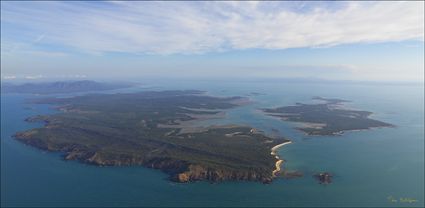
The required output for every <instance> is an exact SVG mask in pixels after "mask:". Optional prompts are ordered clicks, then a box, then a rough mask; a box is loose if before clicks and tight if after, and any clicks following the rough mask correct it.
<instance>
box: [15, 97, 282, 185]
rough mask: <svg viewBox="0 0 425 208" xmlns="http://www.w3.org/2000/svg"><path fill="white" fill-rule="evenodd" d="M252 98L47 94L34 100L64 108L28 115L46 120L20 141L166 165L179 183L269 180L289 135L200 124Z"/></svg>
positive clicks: (84, 155) (77, 156)
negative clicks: (54, 112)
mask: <svg viewBox="0 0 425 208" xmlns="http://www.w3.org/2000/svg"><path fill="white" fill-rule="evenodd" d="M247 101H248V100H247V99H246V98H243V97H213V96H207V95H205V94H204V93H203V92H201V91H194V90H186V91H151V92H140V93H129V94H91V95H84V96H78V97H72V98H42V99H38V100H33V101H32V102H33V103H37V104H51V105H54V106H56V108H57V109H59V110H60V112H59V113H57V114H53V115H39V116H35V117H31V118H28V119H27V121H29V122H39V121H42V122H44V123H45V125H44V127H41V128H35V129H31V130H28V131H24V132H19V133H17V134H16V135H15V138H16V139H17V140H19V141H21V142H23V143H26V144H28V145H31V146H34V147H37V148H40V149H43V150H47V151H55V152H62V153H64V159H66V160H78V161H81V162H84V163H89V164H94V165H99V166H127V165H141V166H145V167H149V168H155V169H160V170H162V171H164V172H166V173H167V174H169V176H170V179H171V180H173V181H177V182H190V181H198V180H208V181H211V182H216V181H224V180H249V181H260V182H263V183H269V182H271V181H272V180H273V179H274V178H276V174H277V172H279V166H277V165H276V164H280V163H281V162H279V161H280V159H279V158H278V157H277V156H276V153H275V151H276V148H277V147H276V146H277V145H279V144H286V143H288V142H289V140H287V139H283V138H271V137H268V136H265V135H264V134H263V133H262V132H261V131H259V130H256V129H254V128H252V127H249V126H241V125H226V126H208V127H200V126H196V125H194V124H195V123H196V122H199V121H200V120H205V119H211V118H219V117H222V116H223V115H224V114H225V111H226V110H227V109H231V108H235V107H238V106H240V105H244V104H246V103H247ZM273 147H275V148H273ZM271 153H272V154H271ZM276 169H278V170H276Z"/></svg>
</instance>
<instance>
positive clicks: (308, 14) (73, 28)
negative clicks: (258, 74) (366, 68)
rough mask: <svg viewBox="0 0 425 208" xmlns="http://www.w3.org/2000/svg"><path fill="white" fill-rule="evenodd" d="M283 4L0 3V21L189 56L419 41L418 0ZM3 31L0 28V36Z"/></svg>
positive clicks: (80, 45) (111, 47)
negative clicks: (416, 0)
mask: <svg viewBox="0 0 425 208" xmlns="http://www.w3.org/2000/svg"><path fill="white" fill-rule="evenodd" d="M290 3H291V4H293V2H121V1H119V2H108V3H105V2H102V3H99V4H97V2H96V3H93V2H91V3H87V2H86V3H74V2H72V3H69V2H68V3H64V2H31V3H28V2H19V3H15V2H5V3H3V2H2V15H1V21H2V22H6V23H12V24H15V25H18V26H19V27H22V28H26V29H27V30H29V31H33V32H34V33H35V34H37V35H35V39H36V42H37V43H38V42H41V41H43V43H47V44H53V45H57V46H61V47H71V48H73V49H77V50H80V51H84V52H89V53H104V52H126V53H153V54H170V53H189V54H190V53H204V52H211V51H221V50H229V49H250V48H264V49H286V48H298V47H330V46H335V45H340V44H349V43H370V42H388V41H402V40H411V39H415V40H422V41H423V39H424V2H344V3H338V7H335V8H333V7H332V6H333V5H334V3H323V4H314V6H311V8H307V9H306V7H307V6H308V4H306V3H305V2H302V3H300V4H299V5H297V6H296V7H294V6H292V5H289V4H290ZM312 5H313V4H312ZM335 5H336V4H335ZM294 8H296V9H294ZM7 32H8V31H3V29H2V36H3V33H5V34H6V35H7ZM40 34H42V35H40ZM5 40H8V39H5ZM32 40H34V37H32ZM3 42H4V39H3V38H2V45H3Z"/></svg>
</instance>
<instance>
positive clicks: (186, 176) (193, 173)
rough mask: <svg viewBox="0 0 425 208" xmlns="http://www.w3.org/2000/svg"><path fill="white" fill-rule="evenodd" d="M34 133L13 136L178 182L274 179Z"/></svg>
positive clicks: (69, 154)
mask: <svg viewBox="0 0 425 208" xmlns="http://www.w3.org/2000/svg"><path fill="white" fill-rule="evenodd" d="M33 134H35V132H31V131H29V132H23V133H18V134H16V135H15V138H16V139H18V140H20V141H21V142H23V143H26V144H28V145H31V146H35V147H38V148H40V149H43V150H46V151H60V152H64V155H63V158H64V159H65V160H77V161H80V162H83V163H87V164H92V165H98V166H130V165H140V166H144V167H148V168H154V169H159V170H162V171H163V172H165V173H167V174H169V176H170V180H172V181H174V182H179V183H187V182H194V181H203V180H206V181H211V182H220V181H231V180H244V181H259V182H263V183H270V182H272V180H273V176H272V174H271V171H268V170H242V169H229V168H226V169H220V168H211V167H205V166H203V165H199V164H192V163H189V162H186V161H181V160H175V159H172V158H162V157H152V158H143V157H134V156H130V155H125V154H121V155H120V154H117V155H110V154H108V155H106V154H102V152H98V151H96V150H94V149H87V148H85V147H83V146H78V145H67V146H54V145H50V144H47V143H45V142H44V141H45V140H40V139H37V138H33V137H32V135H33Z"/></svg>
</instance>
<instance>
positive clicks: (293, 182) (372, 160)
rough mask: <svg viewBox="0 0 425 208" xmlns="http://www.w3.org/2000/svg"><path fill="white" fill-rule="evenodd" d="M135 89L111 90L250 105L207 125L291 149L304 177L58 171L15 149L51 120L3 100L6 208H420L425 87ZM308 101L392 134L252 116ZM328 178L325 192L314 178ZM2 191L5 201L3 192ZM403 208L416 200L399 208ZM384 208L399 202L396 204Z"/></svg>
mask: <svg viewBox="0 0 425 208" xmlns="http://www.w3.org/2000/svg"><path fill="white" fill-rule="evenodd" d="M142 82H143V83H145V86H143V87H140V88H133V89H125V90H115V91H112V92H111V93H113V92H118V91H121V92H134V91H139V90H167V89H173V90H174V89H199V90H205V91H207V92H208V93H209V94H211V95H216V96H231V95H238V96H248V94H249V93H251V92H257V93H261V94H260V95H257V96H249V97H250V98H251V99H252V100H253V101H254V102H253V103H252V104H250V105H246V106H242V107H238V108H235V109H231V110H229V111H228V112H227V117H226V118H225V119H220V120H210V121H207V122H206V123H201V124H200V125H206V124H225V123H239V124H249V125H251V126H253V127H256V128H259V129H261V130H264V131H265V132H266V133H269V134H272V133H273V132H274V131H272V129H277V130H278V131H279V135H280V136H284V137H287V138H289V139H291V140H292V141H293V143H292V144H290V145H286V146H284V147H283V148H281V149H280V150H279V154H280V156H281V157H282V158H284V159H285V160H286V162H285V163H284V168H288V169H294V170H300V171H302V172H304V177H302V178H297V179H289V180H285V179H278V180H275V181H274V182H273V183H272V184H268V185H265V184H261V183H255V182H224V183H218V184H210V183H207V182H196V183H190V184H177V183H173V182H170V181H168V180H167V175H166V174H164V173H161V172H160V171H158V170H152V169H148V168H143V167H96V166H91V165H86V164H81V163H78V162H74V161H64V160H62V159H61V157H60V154H57V153H46V152H43V151H40V150H38V149H36V148H33V147H29V146H26V145H24V144H22V143H19V142H17V141H16V140H14V139H13V138H11V135H13V134H14V133H15V132H17V131H21V130H26V129H30V128H34V127H37V126H41V124H35V123H27V122H25V121H24V119H25V118H27V117H29V116H31V115H37V114H47V113H56V111H54V110H52V109H50V106H46V105H33V104H28V103H26V102H25V101H26V99H29V98H33V97H35V96H32V95H18V94H2V95H1V108H2V109H1V112H2V113H1V125H2V126H1V166H2V167H1V168H2V174H1V198H2V200H1V203H2V204H1V205H2V206H30V205H31V206H61V205H64V204H66V205H67V206H320V205H321V206H424V197H423V196H424V185H423V184H424V107H423V106H424V86H423V84H419V85H399V84H396V85H394V84H379V83H378V84H361V85H360V84H337V83H308V82H299V83H297V82H286V81H274V82H220V83H217V82H201V81H190V82H189V81H186V82H183V81H181V82H177V81H176V82H169V81H167V82H165V81H164V82H161V81H146V80H143V81H142ZM313 96H322V97H329V98H340V99H346V100H351V101H352V102H349V103H347V104H346V106H348V107H350V108H354V109H361V110H367V111H372V112H373V113H374V114H373V115H372V118H375V119H378V120H382V121H384V122H388V123H391V124H394V125H396V127H395V128H379V129H372V130H367V131H355V132H347V133H345V134H343V135H342V136H306V135H304V134H303V133H302V132H300V131H298V130H295V129H294V128H293V127H295V124H293V123H289V122H282V121H279V120H278V119H276V118H272V117H268V116H265V115H263V114H262V113H261V112H260V111H258V110H257V109H258V108H263V107H277V106H283V105H293V104H295V103H296V102H304V103H309V102H313V101H312V100H311V98H312V97H313ZM320 171H329V172H332V173H333V174H334V175H335V177H334V180H333V183H332V184H330V185H326V186H325V185H320V184H318V183H317V181H316V180H315V179H314V178H313V177H312V174H314V173H316V172H320ZM6 190H7V191H6ZM400 198H408V199H412V200H417V201H415V202H412V203H407V202H400V200H399V199H400ZM389 199H396V200H398V201H397V202H394V201H390V200H389Z"/></svg>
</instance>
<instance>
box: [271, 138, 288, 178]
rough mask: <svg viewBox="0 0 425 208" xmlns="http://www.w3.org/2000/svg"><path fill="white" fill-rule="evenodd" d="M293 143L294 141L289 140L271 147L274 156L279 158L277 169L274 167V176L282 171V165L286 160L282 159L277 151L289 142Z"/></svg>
mask: <svg viewBox="0 0 425 208" xmlns="http://www.w3.org/2000/svg"><path fill="white" fill-rule="evenodd" d="M291 143H292V141H287V142H284V143H281V144H278V145H276V146H274V147H272V148H271V152H270V154H271V155H273V156H275V158H276V159H277V161H276V164H275V165H276V169H274V170H273V172H272V176H273V177H276V176H277V174H278V173H279V172H280V166H281V165H282V163H283V162H284V160H282V159H280V158H279V156H278V155H277V153H276V151H277V150H278V149H279V148H281V147H282V146H284V145H287V144H291Z"/></svg>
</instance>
